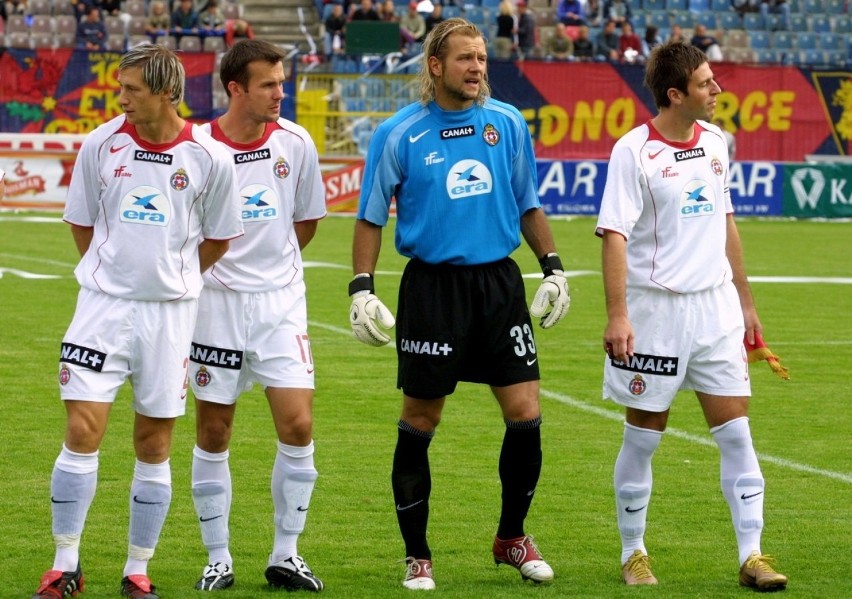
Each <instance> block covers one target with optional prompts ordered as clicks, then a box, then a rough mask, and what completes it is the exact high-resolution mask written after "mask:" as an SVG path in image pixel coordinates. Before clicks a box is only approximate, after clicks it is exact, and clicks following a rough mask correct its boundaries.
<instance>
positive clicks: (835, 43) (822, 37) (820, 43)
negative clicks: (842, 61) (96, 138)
mask: <svg viewBox="0 0 852 599" xmlns="http://www.w3.org/2000/svg"><path fill="white" fill-rule="evenodd" d="M817 48H820V49H821V50H845V49H846V39H845V36H843V35H841V34H839V33H819V34H817Z"/></svg>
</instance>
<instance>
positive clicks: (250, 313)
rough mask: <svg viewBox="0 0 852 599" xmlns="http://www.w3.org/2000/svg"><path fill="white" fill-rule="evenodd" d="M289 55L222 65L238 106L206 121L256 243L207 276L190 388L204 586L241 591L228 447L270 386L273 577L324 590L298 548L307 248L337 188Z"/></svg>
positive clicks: (286, 584)
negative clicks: (240, 401) (244, 398)
mask: <svg viewBox="0 0 852 599" xmlns="http://www.w3.org/2000/svg"><path fill="white" fill-rule="evenodd" d="M283 59H284V53H283V52H282V50H281V49H280V48H278V47H277V46H275V45H274V44H271V43H269V42H265V41H262V40H242V41H239V42H237V43H236V44H235V45H234V46H233V47H232V48H231V49H230V50H228V52H227V53H226V54H225V55H224V57H223V58H222V63H221V67H220V78H221V81H222V85H223V86H224V87H225V90H226V91H227V94H228V97H229V103H228V110H227V112H226V113H225V114H224V115H222V116H221V117H220V118H218V119H217V120H215V121H213V122H212V123H210V124H209V125H206V127H207V130H208V131H210V132H211V134H212V136H213V138H214V139H216V140H217V141H219V142H221V143H222V145H223V146H224V147H225V148H226V149H227V150H228V152H229V153H230V156H231V160H232V161H233V162H234V163H235V165H236V172H237V187H238V189H239V201H240V204H241V205H242V218H243V224H244V226H245V232H246V234H245V236H244V237H241V238H240V239H237V240H235V241H234V242H233V243H232V244H231V247H230V250H229V251H228V253H227V254H225V256H224V257H223V258H222V260H220V261H219V262H218V263H217V264H216V265H215V266H214V267H213V268H212V269H211V270H210V271H209V272H207V273H205V275H204V291H203V292H202V294H201V299H200V300H199V317H198V324H197V327H196V329H195V334H194V336H193V345H192V352H191V356H190V359H191V364H190V381H191V382H192V389H193V392H194V394H195V396H196V399H197V402H196V406H197V426H196V430H197V437H196V447H195V449H194V450H193V460H192V496H193V500H194V502H195V508H196V511H197V512H198V519H199V523H200V526H201V537H202V541H203V543H204V546H205V547H206V548H207V551H208V557H209V560H208V565H207V566H206V567H205V568H204V571H203V572H202V575H201V579H200V580H199V581H198V583H197V585H196V588H198V589H202V590H219V589H224V588H228V587H229V586H231V585H232V584H233V583H234V572H233V560H232V557H231V553H230V551H229V547H228V537H229V530H228V520H229V514H230V506H231V476H230V471H229V467H228V445H229V442H230V439H231V430H232V426H233V421H234V412H235V410H236V401H237V398H238V397H239V395H240V394H241V393H242V392H243V391H244V390H246V389H247V388H248V387H249V386H250V385H251V383H253V382H258V383H260V384H261V385H262V386H263V387H264V389H265V392H266V398H267V400H268V402H269V407H270V410H271V412H272V420H273V422H274V424H275V430H276V432H277V434H278V447H277V451H276V452H275V460H274V465H273V467H272V503H273V506H274V512H275V517H274V521H275V538H274V541H273V547H272V552H271V554H270V557H269V564H268V567H267V568H266V579H267V581H268V583H269V584H270V585H271V586H273V587H278V588H285V589H287V590H296V589H304V590H308V591H320V590H322V588H323V583H322V581H321V580H320V579H318V578H317V577H316V576H314V574H313V573H312V572H311V569H310V568H309V567H308V566H307V564H306V563H305V560H304V559H302V558H301V557H300V556H299V554H298V552H297V548H296V542H297V540H298V537H299V534H300V533H301V532H302V530H303V529H304V526H305V519H306V517H307V512H308V506H309V503H310V498H311V493H312V492H313V488H314V481H316V478H317V471H316V468H315V467H314V458H313V453H314V443H313V439H312V424H313V415H312V403H313V395H314V363H313V358H312V356H311V346H310V341H309V338H308V322H307V308H306V304H305V282H304V268H303V266H302V256H301V251H302V250H303V249H304V248H305V246H307V245H308V243H309V242H310V241H311V239H312V238H313V236H314V234H315V233H316V230H317V221H318V220H319V219H321V218H323V217H324V216H325V214H326V208H325V191H324V187H323V184H322V177H321V172H320V166H319V158H318V156H317V149H316V146H315V145H314V142H313V141H312V140H311V137H310V135H309V134H308V132H307V131H306V130H305V129H304V128H302V127H300V126H298V125H296V124H295V123H292V122H290V121H288V120H285V119H283V118H281V117H280V112H281V100H282V99H283V98H284V93H283V90H282V85H283V83H284V64H283Z"/></svg>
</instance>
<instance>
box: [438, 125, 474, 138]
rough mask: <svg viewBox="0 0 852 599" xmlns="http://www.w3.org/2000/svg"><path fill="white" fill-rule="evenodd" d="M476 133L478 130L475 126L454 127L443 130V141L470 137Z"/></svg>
mask: <svg viewBox="0 0 852 599" xmlns="http://www.w3.org/2000/svg"><path fill="white" fill-rule="evenodd" d="M474 133H476V128H475V127H474V126H473V125H466V126H464V127H453V128H452V129H442V130H441V139H456V138H459V137H470V136H471V135H473V134H474Z"/></svg>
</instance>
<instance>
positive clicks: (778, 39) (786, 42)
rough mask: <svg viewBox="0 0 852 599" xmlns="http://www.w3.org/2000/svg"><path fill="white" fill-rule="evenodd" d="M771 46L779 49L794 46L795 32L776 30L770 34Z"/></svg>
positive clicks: (789, 48)
mask: <svg viewBox="0 0 852 599" xmlns="http://www.w3.org/2000/svg"><path fill="white" fill-rule="evenodd" d="M771 43H772V47H773V48H777V49H779V50H792V49H793V48H795V47H796V34H795V33H793V32H791V31H776V32H774V33H773V34H772V40H771Z"/></svg>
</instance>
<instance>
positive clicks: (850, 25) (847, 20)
mask: <svg viewBox="0 0 852 599" xmlns="http://www.w3.org/2000/svg"><path fill="white" fill-rule="evenodd" d="M834 33H852V16H850V15H837V16H836V17H834Z"/></svg>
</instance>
